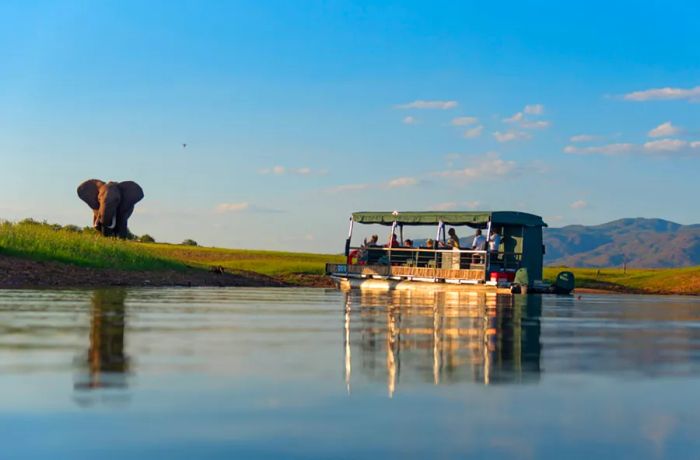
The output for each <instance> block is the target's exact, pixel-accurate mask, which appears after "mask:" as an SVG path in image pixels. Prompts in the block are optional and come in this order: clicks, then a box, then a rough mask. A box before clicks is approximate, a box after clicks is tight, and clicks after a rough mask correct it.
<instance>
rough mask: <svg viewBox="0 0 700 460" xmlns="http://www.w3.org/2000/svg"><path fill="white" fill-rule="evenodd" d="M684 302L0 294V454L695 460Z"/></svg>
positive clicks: (692, 337)
mask: <svg viewBox="0 0 700 460" xmlns="http://www.w3.org/2000/svg"><path fill="white" fill-rule="evenodd" d="M699 392H700V299H698V298H690V297H683V298H681V297H651V296H623V295H587V294H584V295H582V297H581V298H578V297H557V296H548V297H547V296H544V297H541V296H515V297H508V296H505V297H498V298H497V297H483V296H475V295H468V294H464V293H462V294H449V293H448V294H440V295H434V296H420V295H415V294H414V295H407V294H403V295H399V294H397V293H394V294H393V295H360V294H359V293H354V294H351V295H345V294H343V293H340V292H337V291H333V290H322V289H241V288H230V289H207V288H202V289H127V290H96V291H88V290H78V291H46V290H27V291H12V290H10V291H0V440H1V442H0V458H2V459H15V458H18V459H20V458H31V459H36V458H51V459H56V458H66V459H81V458H100V459H110V458H119V459H124V458H138V459H154V458H167V459H185V458H187V459H190V458H192V459H200V458H222V459H223V458H226V459H229V458H275V459H277V458H348V459H358V458H378V457H382V458H465V457H487V456H488V457H489V458H533V459H534V458H537V459H540V458H552V459H555V458H556V459H560V458H586V459H588V458H596V457H597V458H673V459H678V458H694V459H696V458H700V396H699V395H698V393H699Z"/></svg>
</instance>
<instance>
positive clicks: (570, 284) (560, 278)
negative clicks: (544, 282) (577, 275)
mask: <svg viewBox="0 0 700 460" xmlns="http://www.w3.org/2000/svg"><path fill="white" fill-rule="evenodd" d="M575 286H576V282H575V280H574V274H573V273H571V272H559V274H558V275H557V279H556V280H555V281H554V286H553V288H554V293H555V294H570V293H571V291H573V290H574V287H575Z"/></svg>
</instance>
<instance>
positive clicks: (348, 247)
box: [345, 216, 353, 257]
mask: <svg viewBox="0 0 700 460" xmlns="http://www.w3.org/2000/svg"><path fill="white" fill-rule="evenodd" d="M352 224H353V220H352V216H350V230H348V239H347V240H345V257H348V256H349V255H350V239H351V238H352Z"/></svg>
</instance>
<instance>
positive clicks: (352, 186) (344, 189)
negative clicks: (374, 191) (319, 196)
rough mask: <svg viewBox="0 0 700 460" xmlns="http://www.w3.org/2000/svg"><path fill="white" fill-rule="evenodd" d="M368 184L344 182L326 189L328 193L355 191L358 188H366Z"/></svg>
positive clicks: (368, 186)
mask: <svg viewBox="0 0 700 460" xmlns="http://www.w3.org/2000/svg"><path fill="white" fill-rule="evenodd" d="M370 187H371V185H370V184H344V185H338V186H336V187H333V188H331V189H329V190H328V192H329V193H342V192H355V191H358V190H367V189H368V188H370Z"/></svg>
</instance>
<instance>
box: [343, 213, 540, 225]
mask: <svg viewBox="0 0 700 460" xmlns="http://www.w3.org/2000/svg"><path fill="white" fill-rule="evenodd" d="M352 220H353V221H355V222H357V223H360V224H381V225H392V224H393V223H394V222H396V223H398V224H403V225H437V224H438V223H439V222H444V223H445V224H447V225H472V226H481V225H486V224H487V223H488V222H489V221H491V222H492V223H494V224H501V225H508V224H510V225H524V226H527V227H546V226H547V224H545V223H544V222H543V221H542V218H541V217H540V216H536V215H534V214H528V213H525V212H517V211H450V212H444V211H426V212H416V211H406V212H397V211H393V212H391V211H389V212H354V213H353V214H352Z"/></svg>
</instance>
